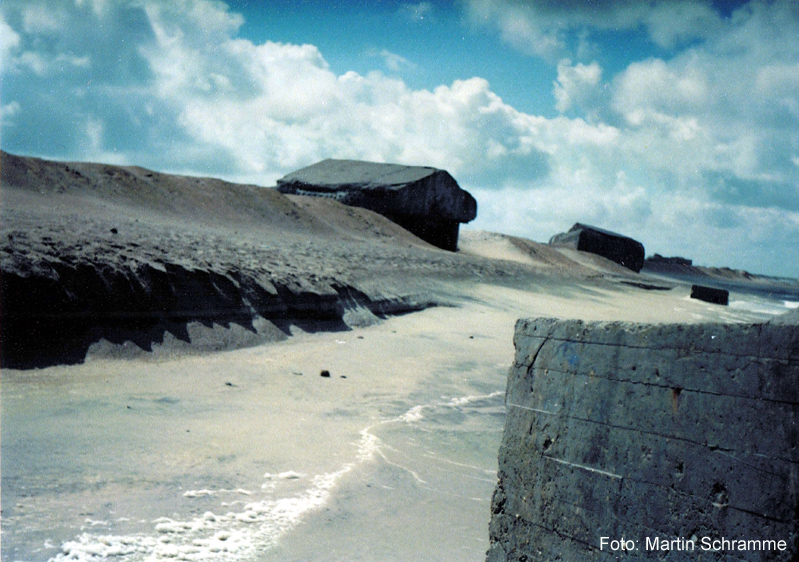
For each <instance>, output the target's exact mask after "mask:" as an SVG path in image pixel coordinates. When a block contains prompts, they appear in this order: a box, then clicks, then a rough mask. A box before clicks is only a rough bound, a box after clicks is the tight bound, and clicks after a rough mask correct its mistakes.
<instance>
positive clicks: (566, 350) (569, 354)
mask: <svg viewBox="0 0 799 562" xmlns="http://www.w3.org/2000/svg"><path fill="white" fill-rule="evenodd" d="M558 351H559V352H560V354H561V355H563V357H564V358H565V359H566V362H567V363H568V364H569V367H576V366H577V365H578V364H579V363H580V356H579V355H578V354H577V352H576V351H575V350H574V344H572V342H564V343H563V344H562V345H561V346H560V348H559V350H558Z"/></svg>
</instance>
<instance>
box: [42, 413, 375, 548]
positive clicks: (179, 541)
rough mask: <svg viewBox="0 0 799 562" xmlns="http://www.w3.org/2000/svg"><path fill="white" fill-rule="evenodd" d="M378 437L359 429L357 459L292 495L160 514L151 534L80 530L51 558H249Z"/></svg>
mask: <svg viewBox="0 0 799 562" xmlns="http://www.w3.org/2000/svg"><path fill="white" fill-rule="evenodd" d="M378 448H379V439H377V438H376V437H375V436H374V435H372V434H370V433H369V431H368V428H367V429H364V430H362V431H361V439H360V441H359V444H358V452H357V460H356V461H355V462H352V463H348V464H346V465H344V466H343V467H342V468H341V469H340V470H338V471H335V472H330V473H325V474H319V475H316V476H314V477H313V478H311V479H310V486H309V487H308V488H307V489H306V490H304V491H303V492H301V493H300V494H298V495H296V496H291V497H284V498H277V499H274V498H266V499H261V500H258V501H252V502H248V503H245V504H244V505H243V507H241V508H240V509H239V510H238V511H229V512H228V513H225V514H218V513H214V512H211V511H207V512H205V513H204V514H203V515H202V516H200V517H195V518H193V519H189V520H185V521H181V520H176V519H172V518H169V517H161V518H158V519H155V520H154V521H152V524H153V531H152V532H151V533H140V534H132V535H112V534H105V535H98V534H94V533H90V532H84V533H82V534H80V535H79V536H78V537H76V538H75V540H72V541H68V542H66V543H64V544H63V545H62V546H61V552H60V553H59V554H58V555H57V556H55V557H54V558H52V559H51V560H53V561H56V562H61V561H67V560H71V561H78V562H99V561H100V560H105V559H107V558H109V557H114V558H115V559H116V560H119V561H126V562H127V561H139V560H141V561H147V562H151V561H153V562H154V561H157V560H166V559H169V560H186V561H200V560H202V561H209V562H210V561H217V560H219V561H223V560H224V561H236V560H246V559H250V558H252V557H253V556H254V555H256V554H257V552H258V551H263V550H266V549H269V548H271V547H273V546H274V545H275V544H276V542H277V541H278V540H279V538H280V537H281V536H283V535H284V534H285V533H286V532H288V531H290V530H291V529H292V528H293V527H294V526H296V525H297V524H298V523H299V522H300V521H301V520H302V518H303V516H305V515H307V514H308V513H310V512H312V511H314V510H316V509H319V508H320V507H322V506H324V505H325V504H326V503H327V502H328V500H329V498H330V494H331V491H332V490H333V488H335V486H336V484H337V483H338V481H339V480H340V479H341V477H342V476H344V475H345V474H347V473H348V472H350V471H351V470H353V469H354V468H355V467H356V466H357V465H358V464H359V463H361V462H364V461H367V460H370V459H372V458H374V454H375V451H377V449H378ZM304 477H305V475H303V474H301V473H298V472H294V471H286V472H281V473H279V474H274V475H273V474H270V473H267V474H265V475H264V478H268V479H271V478H274V479H278V480H295V479H299V478H304ZM223 492H226V493H241V494H250V493H251V492H249V491H247V490H243V489H237V490H207V489H203V490H189V491H187V492H185V493H184V496H185V497H189V498H196V497H203V496H209V495H210V496H214V495H218V494H220V493H223Z"/></svg>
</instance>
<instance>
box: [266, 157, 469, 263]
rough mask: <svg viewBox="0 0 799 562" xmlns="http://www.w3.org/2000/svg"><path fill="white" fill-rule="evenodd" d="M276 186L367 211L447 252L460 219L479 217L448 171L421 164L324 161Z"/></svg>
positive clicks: (455, 237)
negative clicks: (381, 216) (333, 200)
mask: <svg viewBox="0 0 799 562" xmlns="http://www.w3.org/2000/svg"><path fill="white" fill-rule="evenodd" d="M277 189H278V191H280V192H281V193H287V194H294V195H309V196H314V197H326V198H329V199H335V200H336V201H340V202H341V203H344V204H345V205H351V206H353V207H363V208H365V209H369V210H371V211H374V212H376V213H380V214H381V215H383V216H385V217H387V218H388V219H390V220H392V221H394V222H395V223H397V224H399V225H400V226H402V227H403V228H405V229H406V230H408V231H410V232H412V233H413V234H415V235H416V236H418V237H419V238H421V239H422V240H424V241H426V242H428V243H430V244H433V245H434V246H438V247H439V248H443V249H445V250H450V251H455V250H456V249H457V247H458V230H459V226H460V223H465V222H469V221H471V220H472V219H474V218H475V217H476V216H477V202H476V201H475V199H474V197H472V196H471V195H470V194H469V193H468V192H467V191H464V190H463V189H461V188H460V186H458V183H457V182H456V181H455V179H454V178H453V177H452V176H451V175H450V174H449V173H447V172H446V171H444V170H439V169H436V168H430V167H425V166H402V165H398V164H381V163H376V162H363V161H359V160H333V159H328V160H323V161H321V162H317V163H316V164H313V165H312V166H308V167H306V168H302V169H300V170H297V171H296V172H292V173H291V174H288V175H287V176H285V177H283V178H281V179H279V180H278V181H277Z"/></svg>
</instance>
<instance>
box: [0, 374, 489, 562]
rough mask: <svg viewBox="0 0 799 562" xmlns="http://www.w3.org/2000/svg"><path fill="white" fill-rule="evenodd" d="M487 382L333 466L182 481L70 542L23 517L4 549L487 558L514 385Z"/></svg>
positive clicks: (70, 554)
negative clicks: (506, 399)
mask: <svg viewBox="0 0 799 562" xmlns="http://www.w3.org/2000/svg"><path fill="white" fill-rule="evenodd" d="M487 390H489V392H486V393H485V394H477V395H455V396H452V395H442V396H437V397H435V398H433V399H431V400H429V401H427V402H424V403H419V404H413V405H411V406H410V407H407V408H405V409H404V411H402V412H400V413H399V414H398V415H392V416H386V417H385V418H384V419H381V420H377V421H375V422H374V423H372V424H370V425H368V426H366V427H363V428H362V429H361V430H360V432H359V436H358V440H357V443H356V447H355V448H354V450H353V455H352V457H351V458H348V459H342V462H341V464H340V465H339V466H338V468H337V469H335V470H332V471H328V472H322V473H313V471H312V470H308V467H305V466H296V467H295V469H294V470H287V471H283V472H280V473H268V472H267V473H264V474H263V481H262V483H261V485H260V486H257V487H255V486H252V485H245V486H246V487H225V486H229V485H230V484H231V482H229V481H226V482H224V483H220V484H222V485H220V486H218V487H207V488H201V489H188V490H185V491H183V492H181V491H180V490H174V494H175V497H173V498H172V499H171V501H170V500H169V499H168V498H164V497H160V498H154V501H155V504H156V505H158V504H160V505H161V507H162V509H164V510H165V511H164V514H163V515H161V516H159V517H150V518H147V519H139V520H132V519H131V518H129V517H126V516H125V515H124V514H121V513H115V514H106V516H105V517H104V518H102V519H93V518H92V517H88V516H87V517H85V518H84V519H83V521H82V523H81V525H80V527H79V528H78V529H75V533H74V536H72V537H68V538H66V540H63V538H62V540H61V541H60V543H59V541H58V539H57V538H55V535H54V534H53V533H55V534H56V535H57V534H59V533H60V534H62V535H63V533H64V529H59V528H58V527H59V525H58V523H57V522H56V521H50V522H48V521H39V522H31V521H29V522H28V524H29V525H30V526H31V527H30V528H28V529H18V528H16V525H14V528H13V531H14V532H16V531H22V532H21V533H19V534H16V535H8V533H7V532H6V531H5V530H4V537H3V538H4V541H3V543H4V546H3V560H9V561H11V560H55V561H63V560H77V561H87V562H88V561H94V560H120V561H127V560H131V561H133V560H205V561H213V560H219V561H223V560H344V559H346V560H418V559H420V558H419V557H420V556H422V557H423V558H424V559H426V560H456V559H457V560H482V559H483V558H484V555H485V551H486V549H487V547H488V542H487V535H488V533H487V524H488V519H489V502H490V498H491V493H492V491H493V487H494V485H495V483H496V455H497V447H498V445H499V440H500V436H501V431H502V425H503V420H504V404H503V396H504V392H502V391H500V390H493V391H490V389H487ZM309 464H311V465H312V464H314V463H309ZM56 478H57V476H56ZM250 484H251V483H250ZM157 495H162V492H158V494H157ZM146 511H147V510H145V512H146ZM51 515H52V517H53V518H54V519H58V518H60V517H62V516H63V515H65V514H58V513H53V514H51ZM150 515H151V516H152V513H151V514H150ZM48 525H52V528H50V529H48ZM33 527H36V528H33ZM293 535H296V536H293ZM20 539H23V540H31V541H38V544H36V542H33V543H31V544H20V542H19V540H20Z"/></svg>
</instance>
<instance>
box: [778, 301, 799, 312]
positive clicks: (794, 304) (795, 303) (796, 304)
mask: <svg viewBox="0 0 799 562" xmlns="http://www.w3.org/2000/svg"><path fill="white" fill-rule="evenodd" d="M782 303H783V305H784V306H785V308H789V309H791V310H793V309H794V308H799V301H782Z"/></svg>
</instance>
